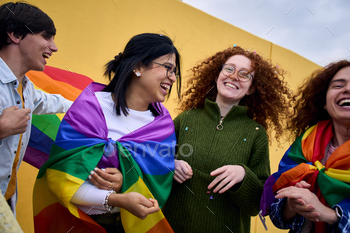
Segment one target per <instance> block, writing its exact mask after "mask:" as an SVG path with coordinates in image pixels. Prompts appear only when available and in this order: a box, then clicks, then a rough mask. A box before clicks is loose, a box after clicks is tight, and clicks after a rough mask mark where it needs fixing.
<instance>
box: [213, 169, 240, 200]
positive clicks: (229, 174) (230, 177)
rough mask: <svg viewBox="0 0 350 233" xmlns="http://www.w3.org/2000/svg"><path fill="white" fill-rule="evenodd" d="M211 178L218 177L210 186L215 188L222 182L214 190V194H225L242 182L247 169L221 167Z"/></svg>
mask: <svg viewBox="0 0 350 233" xmlns="http://www.w3.org/2000/svg"><path fill="white" fill-rule="evenodd" d="M210 175H211V176H217V177H216V178H215V179H214V180H213V181H212V182H211V183H210V184H209V186H208V189H211V188H213V187H214V186H215V185H216V184H218V183H219V182H220V181H221V182H220V184H218V186H217V187H216V188H215V189H214V191H213V192H214V193H216V192H217V191H219V190H220V191H219V193H224V192H226V191H227V190H229V189H230V188H231V187H232V186H234V185H235V184H237V183H239V182H241V181H242V180H243V179H244V177H245V169H244V168H243V167H242V166H240V165H226V166H223V167H220V168H218V169H216V170H214V171H212V172H211V173H210Z"/></svg>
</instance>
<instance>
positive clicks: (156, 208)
mask: <svg viewBox="0 0 350 233" xmlns="http://www.w3.org/2000/svg"><path fill="white" fill-rule="evenodd" d="M148 200H149V201H151V202H152V204H153V206H151V207H149V208H148V210H147V211H148V214H152V213H156V212H158V211H159V210H160V208H159V204H158V201H157V200H155V199H151V198H150V199H148Z"/></svg>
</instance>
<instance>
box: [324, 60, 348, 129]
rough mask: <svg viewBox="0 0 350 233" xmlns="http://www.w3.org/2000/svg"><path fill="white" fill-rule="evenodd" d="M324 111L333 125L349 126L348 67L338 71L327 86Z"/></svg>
mask: <svg viewBox="0 0 350 233" xmlns="http://www.w3.org/2000/svg"><path fill="white" fill-rule="evenodd" d="M325 109H326V110H327V112H328V114H329V115H330V116H331V117H332V120H333V123H338V124H341V125H344V124H345V125H347V126H349V125H350V67H345V68H343V69H341V70H339V71H338V72H337V73H336V74H335V75H334V77H333V78H332V81H331V82H330V84H329V87H328V90H327V95H326V105H325Z"/></svg>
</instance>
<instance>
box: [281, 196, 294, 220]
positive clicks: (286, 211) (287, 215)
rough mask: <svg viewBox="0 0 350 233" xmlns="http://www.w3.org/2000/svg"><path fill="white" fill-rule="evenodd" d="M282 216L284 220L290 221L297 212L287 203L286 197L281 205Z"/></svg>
mask: <svg viewBox="0 0 350 233" xmlns="http://www.w3.org/2000/svg"><path fill="white" fill-rule="evenodd" d="M281 210H282V217H283V219H284V220H286V221H290V220H292V219H293V218H295V216H297V214H298V213H297V212H296V211H295V210H294V209H293V208H292V207H291V206H290V203H289V199H288V198H287V197H286V198H285V201H284V204H283V205H282V208H281Z"/></svg>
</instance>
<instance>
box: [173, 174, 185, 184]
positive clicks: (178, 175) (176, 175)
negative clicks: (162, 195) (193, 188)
mask: <svg viewBox="0 0 350 233" xmlns="http://www.w3.org/2000/svg"><path fill="white" fill-rule="evenodd" d="M174 177H177V178H178V179H179V180H181V181H182V182H184V181H185V180H186V178H185V177H183V176H182V174H180V173H179V172H175V175H174ZM182 182H181V183H182Z"/></svg>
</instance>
